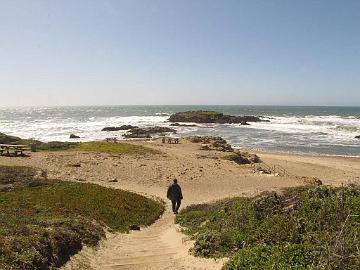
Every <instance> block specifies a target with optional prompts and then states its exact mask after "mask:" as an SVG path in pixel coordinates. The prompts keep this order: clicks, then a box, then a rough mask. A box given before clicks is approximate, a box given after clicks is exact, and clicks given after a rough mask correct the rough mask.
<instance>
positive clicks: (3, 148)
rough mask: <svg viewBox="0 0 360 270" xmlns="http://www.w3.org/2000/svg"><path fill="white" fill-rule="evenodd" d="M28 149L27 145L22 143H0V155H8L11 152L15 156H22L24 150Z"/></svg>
mask: <svg viewBox="0 0 360 270" xmlns="http://www.w3.org/2000/svg"><path fill="white" fill-rule="evenodd" d="M27 150H30V149H29V148H28V146H27V145H22V144H0V156H2V155H3V154H4V153H6V154H7V155H8V156H10V154H11V153H13V154H14V155H15V156H18V155H20V156H23V155H24V152H25V151H27Z"/></svg>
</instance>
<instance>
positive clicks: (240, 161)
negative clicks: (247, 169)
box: [224, 153, 251, 164]
mask: <svg viewBox="0 0 360 270" xmlns="http://www.w3.org/2000/svg"><path fill="white" fill-rule="evenodd" d="M224 159H226V160H230V161H233V162H235V163H236V164H251V161H250V160H249V159H247V158H246V157H243V156H241V155H238V154H236V153H234V154H231V155H229V156H226V157H224Z"/></svg>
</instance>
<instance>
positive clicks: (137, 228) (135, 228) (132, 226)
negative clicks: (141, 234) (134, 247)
mask: <svg viewBox="0 0 360 270" xmlns="http://www.w3.org/2000/svg"><path fill="white" fill-rule="evenodd" d="M129 229H130V230H132V231H140V229H141V228H140V226H139V225H130V226H129Z"/></svg>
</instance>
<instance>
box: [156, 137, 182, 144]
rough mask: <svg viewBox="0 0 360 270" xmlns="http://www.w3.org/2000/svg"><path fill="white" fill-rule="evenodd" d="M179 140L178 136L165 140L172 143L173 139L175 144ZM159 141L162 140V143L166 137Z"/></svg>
mask: <svg viewBox="0 0 360 270" xmlns="http://www.w3.org/2000/svg"><path fill="white" fill-rule="evenodd" d="M179 140H180V139H179V138H167V142H168V143H170V144H171V143H173V141H174V143H175V144H178V143H179ZM161 141H162V143H165V141H166V138H165V137H162V140H161Z"/></svg>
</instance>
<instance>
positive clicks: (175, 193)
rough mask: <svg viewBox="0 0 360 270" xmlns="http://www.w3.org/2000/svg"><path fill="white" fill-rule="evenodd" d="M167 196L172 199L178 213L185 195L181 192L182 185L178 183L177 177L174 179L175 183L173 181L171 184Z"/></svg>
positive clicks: (174, 209) (175, 212)
mask: <svg viewBox="0 0 360 270" xmlns="http://www.w3.org/2000/svg"><path fill="white" fill-rule="evenodd" d="M167 197H168V199H169V200H171V203H172V210H173V213H174V214H177V213H178V210H179V208H180V205H181V200H182V199H183V195H182V192H181V187H180V186H179V184H178V183H177V179H176V178H175V179H174V183H172V185H171V186H169V188H168V190H167Z"/></svg>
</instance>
